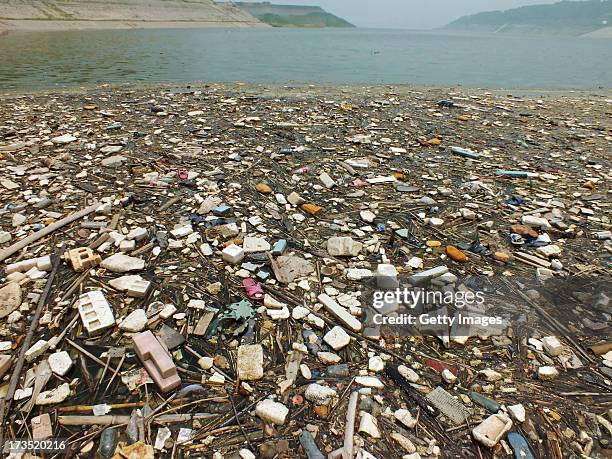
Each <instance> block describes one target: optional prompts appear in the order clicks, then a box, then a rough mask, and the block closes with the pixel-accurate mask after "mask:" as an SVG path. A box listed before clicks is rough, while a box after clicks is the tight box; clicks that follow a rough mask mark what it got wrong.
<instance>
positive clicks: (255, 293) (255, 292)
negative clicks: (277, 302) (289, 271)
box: [242, 278, 264, 300]
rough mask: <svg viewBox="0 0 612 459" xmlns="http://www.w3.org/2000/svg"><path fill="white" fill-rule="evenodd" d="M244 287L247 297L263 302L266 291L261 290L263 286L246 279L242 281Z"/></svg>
mask: <svg viewBox="0 0 612 459" xmlns="http://www.w3.org/2000/svg"><path fill="white" fill-rule="evenodd" d="M242 285H243V286H244V289H245V290H246V294H247V296H248V297H249V298H250V299H251V300H263V297H264V291H263V289H262V288H261V284H260V283H259V282H255V280H253V279H250V278H249V279H244V280H243V281H242Z"/></svg>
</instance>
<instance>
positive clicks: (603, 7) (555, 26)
mask: <svg viewBox="0 0 612 459" xmlns="http://www.w3.org/2000/svg"><path fill="white" fill-rule="evenodd" d="M611 25H612V1H611V0H588V1H562V2H559V3H554V4H551V5H533V6H523V7H520V8H514V9H511V10H507V11H490V12H485V13H479V14H475V15H472V16H464V17H462V18H460V19H457V20H456V21H454V22H452V23H450V24H449V25H448V26H447V28H451V29H474V28H477V29H486V30H490V31H500V32H501V31H506V32H511V31H519V30H527V31H534V32H549V33H555V32H556V33H570V34H578V35H579V34H585V33H589V32H593V31H595V30H598V29H601V28H604V27H609V26H611Z"/></svg>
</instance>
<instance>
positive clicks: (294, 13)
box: [233, 2, 354, 27]
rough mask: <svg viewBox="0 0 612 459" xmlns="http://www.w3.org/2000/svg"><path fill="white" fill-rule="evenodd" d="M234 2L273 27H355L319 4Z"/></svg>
mask: <svg viewBox="0 0 612 459" xmlns="http://www.w3.org/2000/svg"><path fill="white" fill-rule="evenodd" d="M233 4H234V5H235V6H237V7H238V8H240V9H242V10H244V11H246V12H248V13H249V14H251V15H253V16H255V17H256V18H257V19H259V20H260V21H262V22H265V23H266V24H269V25H271V26H273V27H354V26H353V24H351V23H350V22H348V21H345V20H344V19H342V18H339V17H338V16H336V15H334V14H331V13H328V12H327V11H325V10H324V9H323V8H320V7H318V6H302V5H276V4H273V3H269V2H233Z"/></svg>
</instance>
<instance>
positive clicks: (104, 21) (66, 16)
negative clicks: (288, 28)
mask: <svg viewBox="0 0 612 459" xmlns="http://www.w3.org/2000/svg"><path fill="white" fill-rule="evenodd" d="M126 27H129V28H135V27H268V26H267V25H265V24H263V23H262V22H261V21H259V20H258V19H256V18H254V17H253V16H251V15H250V14H249V13H247V12H246V11H244V10H241V9H239V8H236V7H233V6H231V5H229V4H217V3H215V2H213V1H212V0H189V1H186V0H114V1H112V2H108V1H105V0H0V31H2V30H3V29H8V30H11V29H18V30H19V29H21V30H68V29H114V28H126Z"/></svg>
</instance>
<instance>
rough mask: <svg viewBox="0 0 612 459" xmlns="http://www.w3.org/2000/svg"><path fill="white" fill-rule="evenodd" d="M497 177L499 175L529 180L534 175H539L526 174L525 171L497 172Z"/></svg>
mask: <svg viewBox="0 0 612 459" xmlns="http://www.w3.org/2000/svg"><path fill="white" fill-rule="evenodd" d="M495 175H497V176H498V177H512V178H529V177H532V176H534V175H536V176H537V175H538V174H532V173H529V172H524V171H501V170H499V171H496V172H495Z"/></svg>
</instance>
